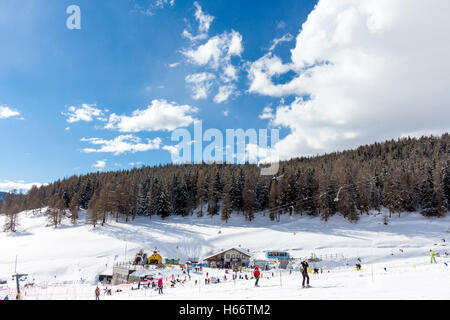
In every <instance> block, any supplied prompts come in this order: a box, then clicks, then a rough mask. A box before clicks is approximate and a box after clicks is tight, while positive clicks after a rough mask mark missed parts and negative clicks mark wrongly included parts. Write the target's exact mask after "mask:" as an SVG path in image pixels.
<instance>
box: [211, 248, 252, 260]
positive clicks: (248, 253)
mask: <svg viewBox="0 0 450 320" xmlns="http://www.w3.org/2000/svg"><path fill="white" fill-rule="evenodd" d="M230 250H236V251H238V252H240V253H242V254H244V255H246V256H247V257H251V256H252V255H251V254H250V252H248V251H246V250H244V249H241V248H236V247H232V248H228V249H225V250H222V251H219V252H216V253H214V254H212V255H209V256H207V257H205V258H203V260H208V259H210V258H213V257H215V256H218V255H221V254H222V253H225V252H227V251H230Z"/></svg>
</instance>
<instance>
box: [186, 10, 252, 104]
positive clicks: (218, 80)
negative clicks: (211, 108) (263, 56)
mask: <svg viewBox="0 0 450 320" xmlns="http://www.w3.org/2000/svg"><path fill="white" fill-rule="evenodd" d="M194 5H195V7H196V8H197V11H196V13H195V19H196V20H197V22H198V23H199V33H198V34H197V35H195V36H194V35H192V34H191V33H190V32H188V31H187V30H184V31H183V36H184V37H185V38H187V39H189V40H190V41H191V45H190V47H189V48H185V49H183V50H182V51H181V53H182V54H183V55H184V57H185V58H186V60H187V62H188V63H190V64H193V65H195V66H199V67H204V68H205V69H207V70H208V73H214V74H215V79H209V82H207V83H204V85H203V86H201V87H200V88H199V87H196V86H193V87H192V86H191V87H192V89H193V94H194V97H197V98H198V99H200V98H206V97H207V94H206V91H208V90H209V89H210V88H211V86H212V85H214V86H215V87H217V88H218V90H219V92H218V93H217V94H216V95H215V99H214V102H216V103H222V102H225V101H226V100H227V99H228V98H229V97H231V96H232V93H233V92H234V91H235V87H234V86H232V85H231V83H234V82H236V81H237V80H238V72H239V69H240V67H239V66H236V65H233V63H232V61H231V60H232V57H241V54H242V52H243V50H244V46H243V40H242V35H241V34H240V33H239V32H237V31H234V30H231V31H230V32H228V31H225V32H223V33H222V34H219V35H215V36H212V37H209V35H208V31H209V28H210V26H211V23H212V22H213V20H214V17H213V16H210V15H208V14H206V13H204V12H203V10H202V8H201V6H200V5H199V4H198V3H197V2H195V3H194ZM200 40H205V41H203V43H200ZM189 79H190V78H188V77H186V82H188V80H189ZM188 83H189V82H188ZM232 88H233V92H232V91H231V89H232ZM205 89H208V90H205Z"/></svg>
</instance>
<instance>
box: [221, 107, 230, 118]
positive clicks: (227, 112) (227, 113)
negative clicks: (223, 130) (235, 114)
mask: <svg viewBox="0 0 450 320" xmlns="http://www.w3.org/2000/svg"><path fill="white" fill-rule="evenodd" d="M222 114H223V116H224V117H228V115H229V114H230V110H228V109H227V110H223V111H222Z"/></svg>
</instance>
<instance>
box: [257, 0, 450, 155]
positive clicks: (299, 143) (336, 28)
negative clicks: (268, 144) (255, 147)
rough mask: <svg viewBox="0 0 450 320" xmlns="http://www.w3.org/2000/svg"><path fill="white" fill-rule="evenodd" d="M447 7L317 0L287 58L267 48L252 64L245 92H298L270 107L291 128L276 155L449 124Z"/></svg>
mask: <svg viewBox="0 0 450 320" xmlns="http://www.w3.org/2000/svg"><path fill="white" fill-rule="evenodd" d="M449 11H450V2H448V1H443V0H441V1H436V3H433V5H429V4H427V3H425V2H424V1H421V0H398V1H389V0H378V1H371V0H342V1H333V0H320V1H319V3H318V4H317V6H316V7H315V9H314V10H313V11H312V12H311V13H310V15H309V16H308V19H307V21H306V22H305V23H304V24H303V26H302V30H301V31H300V33H299V34H298V36H297V39H296V46H295V48H294V49H293V50H291V61H289V62H287V63H283V62H282V61H281V59H280V58H278V57H276V56H272V55H271V54H267V55H265V56H264V57H262V58H261V59H259V60H257V61H255V62H254V63H253V64H251V66H250V67H249V80H250V88H249V92H252V93H257V94H261V95H268V96H273V97H285V96H294V97H295V99H294V101H293V102H291V103H290V104H288V105H281V106H280V107H278V108H277V110H276V112H275V114H274V119H273V125H275V126H282V127H287V128H289V129H290V130H291V132H290V134H289V135H288V136H287V137H285V138H284V139H283V140H282V141H280V142H279V143H278V144H277V146H276V148H277V150H278V151H279V153H280V156H281V157H282V158H288V157H292V156H298V155H311V154H316V153H318V152H329V151H334V150H339V149H344V148H350V147H355V146H357V145H360V144H366V143H371V142H373V141H380V140H384V139H390V138H393V137H398V136H400V135H402V134H404V133H408V132H420V133H427V132H428V133H433V132H444V131H448V127H449V126H448V124H449V123H448V119H450V108H449V107H448V106H449V104H450V91H449V90H448V83H450V60H449V59H448V57H449V56H450V42H448V41H442V40H443V39H447V38H448V34H449V33H450V20H449V19H448V17H447V12H449ZM418 21H420V23H418ZM288 72H290V73H291V74H292V73H293V74H294V77H293V78H292V77H291V78H289V79H287V80H284V81H281V83H279V82H280V81H278V83H275V82H274V79H273V78H274V77H279V76H281V75H284V74H287V73H288Z"/></svg>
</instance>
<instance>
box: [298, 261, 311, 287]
mask: <svg viewBox="0 0 450 320" xmlns="http://www.w3.org/2000/svg"><path fill="white" fill-rule="evenodd" d="M308 268H309V264H308V259H305V260H303V261H302V263H301V265H300V272H301V273H302V277H303V282H302V287H303V288H304V287H305V280H306V285H307V286H308V287H309V275H308Z"/></svg>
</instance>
